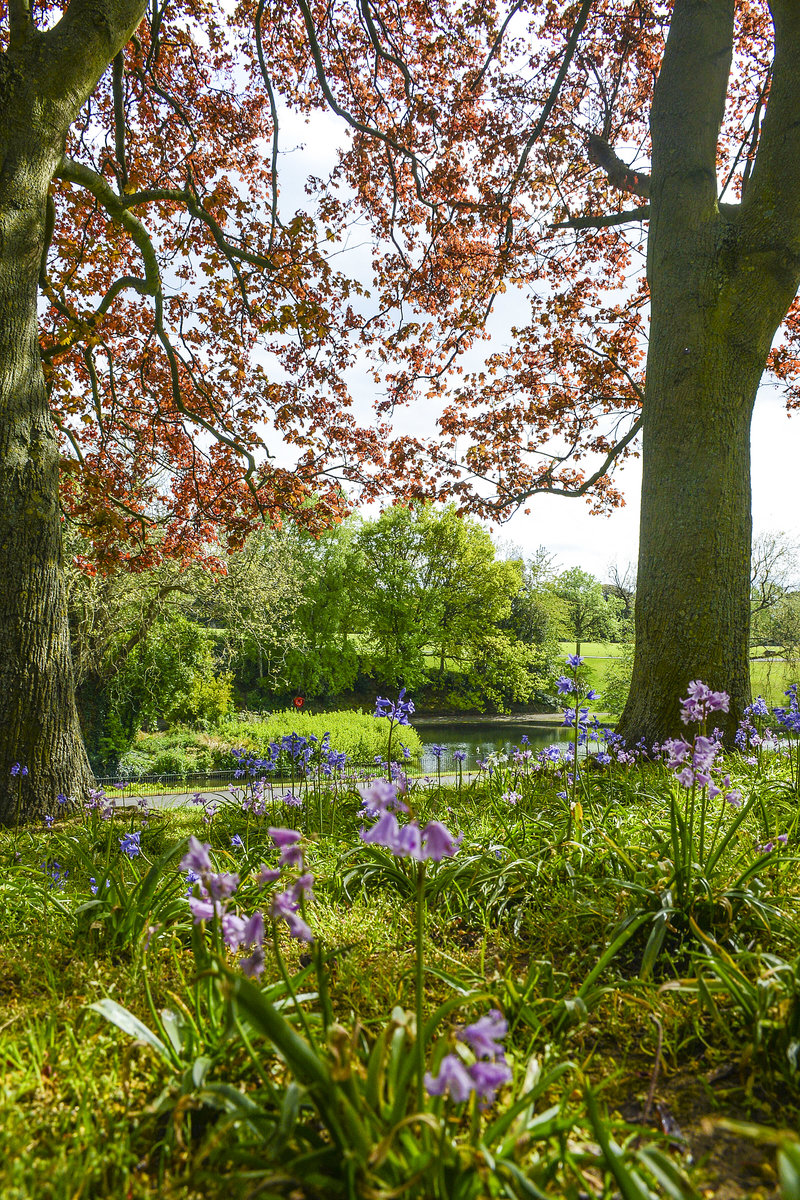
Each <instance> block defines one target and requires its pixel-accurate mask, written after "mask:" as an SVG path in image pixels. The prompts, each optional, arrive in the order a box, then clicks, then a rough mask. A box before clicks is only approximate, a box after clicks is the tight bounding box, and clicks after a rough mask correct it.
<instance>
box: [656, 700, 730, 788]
mask: <svg viewBox="0 0 800 1200" xmlns="http://www.w3.org/2000/svg"><path fill="white" fill-rule="evenodd" d="M729 704H730V699H729V697H728V694H727V692H712V691H711V689H710V688H709V687H707V686H706V685H705V684H704V683H701V682H700V681H699V680H695V682H693V683H691V684H689V694H688V696H687V697H686V698H685V699H684V700H682V701H681V719H682V720H683V722H684V723H685V724H689V723H690V721H691V722H702V723H704V722H705V721H706V719H707V718H708V716H709V715H710V714H711V713H712V712H727V711H728V706H729ZM721 736H722V735H721V733H720V731H719V730H718V729H715V730H714V731H713V733H712V735H711V736H710V737H706V736H705V735H704V734H700V733H698V734H695V736H694V738H693V739H692V741H691V742H687V741H685V740H684V739H683V738H671V739H669V740H668V741H666V742H664V743H663V745H662V746H661V753H662V754H663V755H664V758H665V761H666V764H667V766H668V767H669V769H670V770H671V771H673V772H674V773H675V778H676V779H677V781H678V783H679V784H680V785H681V787H685V788H694V787H701V788H707V789H708V796H709V799H711V800H713V799H714V798H715V797H716V796H720V795H721V796H723V798H724V799H725V800H726V801H727V803H728V804H730V805H732V806H733V807H734V808H740V807H741V804H742V793H741V792H740V791H739V790H738V789H737V788H734V787H733V785H732V784H731V778H730V775H728V774H723V770H722V767H721V766H717V765H715V764H716V760H717V758H718V757H719V755H720V754H721V753H722V741H721Z"/></svg>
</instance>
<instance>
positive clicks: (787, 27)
mask: <svg viewBox="0 0 800 1200" xmlns="http://www.w3.org/2000/svg"><path fill="white" fill-rule="evenodd" d="M770 11H771V13H772V21H773V25H774V29H775V60H774V63H773V69H772V86H771V88H770V93H769V100H768V102H767V107H766V112H765V114H764V121H763V124H762V126H761V138H760V141H759V146H758V151H757V152H756V159H755V163H754V164H753V170H752V174H751V175H750V179H749V181H748V186H747V191H746V193H745V196H744V199H743V203H742V208H743V217H744V221H745V224H746V225H747V224H755V225H758V226H760V227H762V228H763V226H764V225H765V224H766V225H768V232H769V235H770V237H772V238H774V239H775V240H778V239H780V242H781V243H782V248H783V249H784V250H785V251H787V252H788V253H789V254H790V255H792V256H794V257H796V256H797V255H798V254H800V122H799V121H798V110H800V73H798V62H800V6H798V5H797V3H795V0H770Z"/></svg>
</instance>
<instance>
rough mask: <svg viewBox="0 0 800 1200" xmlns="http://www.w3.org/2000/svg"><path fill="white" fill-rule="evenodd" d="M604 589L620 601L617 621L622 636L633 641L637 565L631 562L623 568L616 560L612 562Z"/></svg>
mask: <svg viewBox="0 0 800 1200" xmlns="http://www.w3.org/2000/svg"><path fill="white" fill-rule="evenodd" d="M604 591H605V593H606V595H607V596H614V597H615V598H616V600H617V601H618V602H619V603H618V611H617V622H618V632H619V636H620V638H622V639H623V640H624V641H626V642H627V641H632V640H633V631H634V611H635V607H636V567H635V566H634V564H633V563H630V562H629V563H627V564H626V566H625V568H624V569H623V568H622V567H620V565H619V563H617V562H616V561H614V562H612V563H611V564H610V565H609V567H608V572H607V583H605V584H604Z"/></svg>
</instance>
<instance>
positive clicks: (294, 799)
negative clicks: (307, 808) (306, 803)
mask: <svg viewBox="0 0 800 1200" xmlns="http://www.w3.org/2000/svg"><path fill="white" fill-rule="evenodd" d="M281 800H282V801H283V803H284V804H288V805H289V807H290V808H300V807H301V806H302V804H303V798H302V796H296V795H295V793H294V792H284V794H283V795H282V796H281Z"/></svg>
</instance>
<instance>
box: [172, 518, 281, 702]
mask: <svg viewBox="0 0 800 1200" xmlns="http://www.w3.org/2000/svg"><path fill="white" fill-rule="evenodd" d="M303 573H304V562H303V549H302V546H301V544H300V539H299V537H298V535H297V534H296V532H295V531H294V530H292V529H287V530H274V529H273V530H266V529H265V530H256V531H255V532H254V533H252V534H251V535H250V537H249V538H248V539H247V541H246V542H245V544H244V546H243V547H242V549H241V550H234V551H229V552H228V553H227V554H226V555H225V556H224V558H223V560H222V563H221V569H220V570H215V571H207V572H203V573H201V572H196V573H195V586H194V589H193V592H194V594H193V600H192V604H191V607H190V609H189V612H190V614H191V615H192V616H193V617H194V618H195V619H196V620H198V621H201V623H204V624H206V625H208V626H212V627H214V628H215V629H216V631H217V635H218V638H219V645H220V651H221V653H222V656H223V658H224V660H225V663H226V665H227V666H228V668H229V669H230V670H231V672H232V673H233V676H234V678H235V680H236V683H237V686H238V688H239V690H240V692H241V693H243V694H244V695H243V697H242V698H245V696H246V695H247V694H249V695H250V697H251V698H252V699H253V700H255V701H256V703H254V704H253V705H252V706H253V707H256V708H257V707H258V702H257V701H258V697H259V696H261V697H262V698H263V696H265V695H267V694H269V693H270V692H275V691H277V690H280V688H281V687H282V686H283V685H284V683H285V679H286V670H287V668H286V660H287V655H288V654H289V653H290V652H291V650H292V648H293V647H295V646H296V645H297V644H298V642H299V640H300V636H301V635H300V630H299V627H298V620H297V600H298V593H299V589H300V587H301V586H302V578H303ZM249 702H250V701H249V700H248V703H249Z"/></svg>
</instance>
